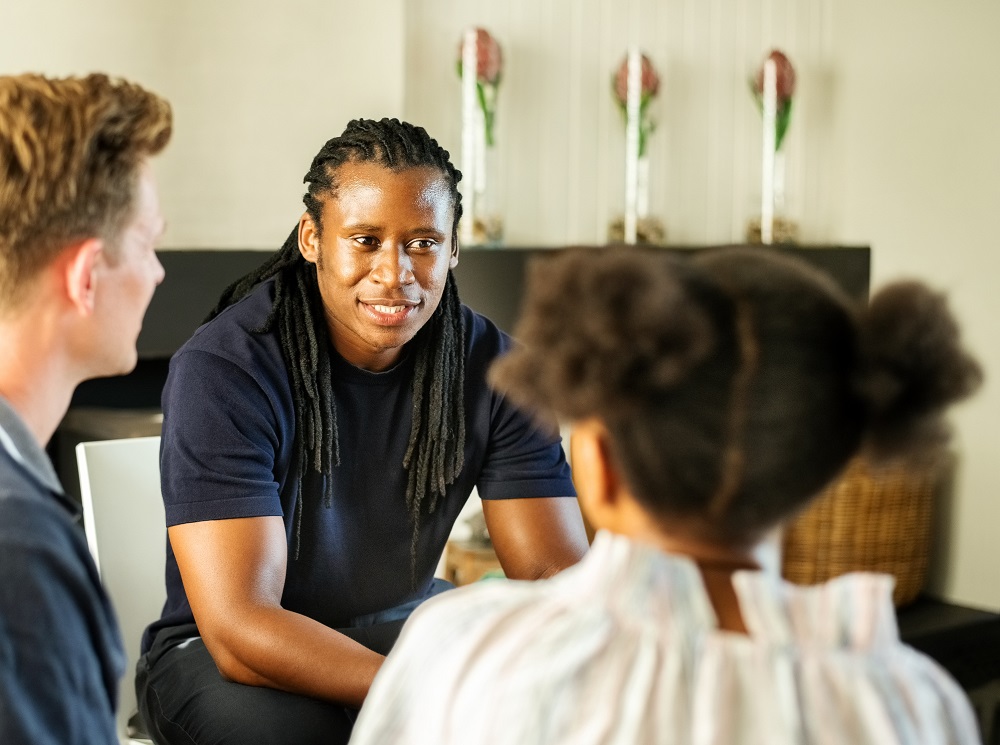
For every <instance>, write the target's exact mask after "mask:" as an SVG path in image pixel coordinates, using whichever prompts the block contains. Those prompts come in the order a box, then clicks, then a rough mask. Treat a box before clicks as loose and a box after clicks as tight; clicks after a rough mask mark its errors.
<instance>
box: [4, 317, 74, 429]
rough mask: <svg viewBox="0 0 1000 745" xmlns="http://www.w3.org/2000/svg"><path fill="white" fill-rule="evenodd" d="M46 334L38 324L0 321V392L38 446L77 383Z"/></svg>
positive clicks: (62, 412)
mask: <svg viewBox="0 0 1000 745" xmlns="http://www.w3.org/2000/svg"><path fill="white" fill-rule="evenodd" d="M43 325H44V324H43ZM46 336H47V335H46V330H45V329H44V328H39V327H38V325H32V324H26V323H18V322H0V396H3V397H4V398H5V399H6V400H7V402H8V403H9V404H10V406H11V408H13V409H14V411H16V412H17V414H18V416H19V417H21V420H22V421H23V422H24V424H25V426H26V427H27V428H28V430H29V431H30V432H31V433H32V434H33V435H34V436H35V439H36V440H38V444H39V445H40V446H41V447H45V445H46V444H47V443H48V441H49V440H50V439H51V438H52V435H53V434H54V433H55V431H56V428H57V427H58V426H59V422H61V421H62V418H63V416H64V415H65V414H66V409H67V408H68V407H69V403H70V400H71V399H72V397H73V391H74V389H75V388H76V386H77V384H78V383H79V380H78V379H77V378H76V377H75V376H73V375H72V374H70V373H69V371H68V367H69V366H68V365H67V364H66V363H65V358H64V356H63V355H61V354H57V353H55V352H54V350H53V349H52V348H51V347H50V346H49V345H47V344H46V343H45V340H46Z"/></svg>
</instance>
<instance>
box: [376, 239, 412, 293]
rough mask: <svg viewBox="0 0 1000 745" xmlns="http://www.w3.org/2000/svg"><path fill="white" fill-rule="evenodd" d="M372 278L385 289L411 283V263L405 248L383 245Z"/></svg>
mask: <svg viewBox="0 0 1000 745" xmlns="http://www.w3.org/2000/svg"><path fill="white" fill-rule="evenodd" d="M372 276H373V278H374V279H375V281H376V282H378V283H379V284H383V285H385V286H386V287H401V286H402V285H408V284H410V283H411V282H413V280H414V276H413V261H412V259H411V258H410V256H409V254H407V253H406V247H405V246H388V245H383V247H382V250H381V251H379V255H378V259H377V261H376V264H375V269H374V271H373V272H372Z"/></svg>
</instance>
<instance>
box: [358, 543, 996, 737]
mask: <svg viewBox="0 0 1000 745" xmlns="http://www.w3.org/2000/svg"><path fill="white" fill-rule="evenodd" d="M892 582H893V580H892V579H891V578H890V577H886V576H882V575H873V574H852V575H847V576H844V577H840V578H838V579H836V580H833V581H831V582H828V583H827V584H825V585H821V586H817V587H812V588H801V587H796V586H794V585H790V584H787V583H784V582H782V581H780V580H778V579H776V578H772V577H770V576H769V575H766V574H764V573H762V572H739V573H738V574H737V575H736V576H735V577H734V586H735V588H736V592H737V595H738V597H739V602H740V608H741V611H742V614H743V619H744V623H745V624H746V626H747V628H748V630H749V635H746V636H745V635H741V634H735V633H731V632H727V631H721V630H719V629H718V628H717V624H716V620H715V616H714V613H713V611H712V607H711V605H710V603H709V600H708V596H707V595H706V593H705V589H704V586H703V584H702V582H701V576H700V574H699V572H698V569H697V568H696V566H695V565H694V564H693V563H692V562H691V561H690V560H688V559H686V558H683V557H679V556H673V555H668V554H664V553H662V552H660V551H657V550H655V549H652V548H649V547H646V546H643V545H639V544H637V543H634V542H632V541H630V540H628V539H626V538H623V537H620V536H614V535H611V534H608V533H600V534H598V536H597V539H596V540H595V542H594V545H593V547H592V549H591V551H590V553H589V554H588V555H587V557H586V558H585V559H584V560H583V561H582V562H581V563H580V564H579V565H577V566H575V567H572V568H571V569H568V570H566V571H564V572H563V573H561V574H560V575H558V576H556V577H554V578H553V579H550V580H546V581H541V582H507V581H502V580H498V581H486V582H480V583H477V584H476V585H472V586H470V587H467V588H462V589H459V590H455V591H452V592H447V593H444V594H443V595H440V596H438V597H436V598H434V599H433V600H430V601H428V602H427V603H426V604H425V605H424V606H422V607H421V608H420V609H418V610H417V611H416V612H415V613H414V614H413V616H412V618H411V620H410V621H409V622H408V623H407V625H406V627H405V628H404V630H403V633H402V635H401V637H400V640H399V642H398V644H397V646H396V649H395V650H394V651H393V652H392V654H391V655H390V656H389V659H388V660H387V662H386V664H385V665H384V667H383V669H382V671H381V672H380V673H379V675H378V677H377V678H376V680H375V684H374V686H373V687H372V690H371V692H370V694H369V696H368V699H367V701H366V703H365V705H364V708H363V709H362V711H361V714H360V716H359V719H358V723H357V725H356V727H355V730H354V737H353V738H352V740H351V743H352V745H369V744H370V745H391V744H392V743H429V744H430V743H434V744H435V745H449V744H451V743H455V744H457V743H462V744H463V745H478V744H479V743H491V744H496V745H501V744H503V745H532V744H533V743H538V744H539V745H541V744H543V743H544V744H545V745H556V744H561V743H566V744H567V745H569V744H572V745H590V744H592V743H593V744H595V745H596V744H597V743H602V744H606V743H617V744H620V745H637V744H640V743H671V744H673V743H676V744H677V745H681V744H683V745H750V744H751V743H752V744H753V745H765V744H766V745H786V744H788V745H790V744H791V743H796V744H798V743H809V744H810V745H813V744H815V745H826V744H827V743H829V744H831V745H832V744H834V743H836V745H842V744H844V743H851V744H852V745H894V744H897V743H899V744H902V743H906V744H907V745H909V744H916V743H922V744H923V743H926V744H928V745H930V744H934V745H938V744H944V743H956V744H960V745H968V744H970V743H978V742H979V735H978V730H977V727H976V723H975V719H974V718H973V714H972V709H971V707H970V705H969V703H968V701H967V700H966V698H965V696H964V694H963V693H962V691H961V689H960V688H959V687H958V686H957V685H956V684H955V682H954V681H953V680H952V679H951V678H950V677H949V676H948V675H947V674H946V673H945V672H944V671H943V670H942V669H941V668H940V667H938V665H937V664H936V663H934V662H933V661H932V660H931V659H929V658H928V657H926V656H924V655H922V654H920V653H919V652H917V651H915V650H914V649H912V648H910V647H907V646H906V645H904V644H903V643H902V642H900V640H899V634H898V631H897V628H896V621H895V614H894V612H893V606H892V602H891V594H892Z"/></svg>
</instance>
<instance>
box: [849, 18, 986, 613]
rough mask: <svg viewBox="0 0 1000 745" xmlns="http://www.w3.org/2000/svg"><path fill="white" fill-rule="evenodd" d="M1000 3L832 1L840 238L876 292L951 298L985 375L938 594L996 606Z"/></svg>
mask: <svg viewBox="0 0 1000 745" xmlns="http://www.w3.org/2000/svg"><path fill="white" fill-rule="evenodd" d="M997 29H1000V4H997V3H995V2H983V1H982V0H953V1H952V2H948V3H929V2H916V3H915V2H912V1H908V0H881V2H877V3H872V2H864V0H849V1H848V0H838V2H837V3H836V10H835V11H834V35H835V39H836V45H835V55H834V59H835V77H834V79H833V81H832V82H833V84H834V88H835V90H836V97H835V101H834V111H835V121H836V130H837V132H838V134H839V137H838V144H837V151H838V159H837V160H838V163H839V173H838V186H837V189H836V192H835V194H836V199H837V203H838V207H837V211H838V213H839V214H838V217H837V221H836V233H835V237H837V238H840V239H842V240H844V241H856V242H870V243H871V245H872V248H873V265H874V266H873V273H874V281H875V282H876V283H878V282H881V281H883V280H886V279H889V278H891V277H897V276H900V275H906V276H913V277H919V278H923V279H926V280H928V281H930V282H933V283H934V284H935V285H937V286H938V287H941V288H943V289H945V290H947V291H948V292H949V294H950V297H951V300H952V303H953V305H954V308H955V309H956V311H957V313H958V315H959V318H960V321H961V323H962V325H963V327H964V330H965V333H966V338H967V339H968V344H969V346H970V347H971V348H972V349H973V350H975V352H976V353H977V355H978V356H979V358H980V360H981V362H982V363H983V365H984V367H985V368H986V374H987V381H986V385H985V387H984V388H983V390H982V391H981V392H980V394H979V395H978V396H977V397H976V398H975V399H974V400H972V401H971V402H969V403H968V404H965V405H963V406H962V407H961V408H960V409H959V411H958V412H957V416H955V417H954V421H955V424H956V425H957V437H956V446H957V449H958V451H959V454H960V457H961V463H960V466H959V471H958V481H957V483H956V485H955V487H956V488H955V496H954V502H953V505H952V510H951V512H950V513H946V514H943V515H941V518H940V525H941V528H942V530H941V533H942V535H941V539H942V545H941V547H940V548H941V550H940V551H939V553H938V556H937V557H936V560H935V572H934V583H933V586H934V589H936V590H937V591H938V592H941V593H943V594H944V595H946V596H947V597H950V598H953V599H955V600H958V601H963V602H967V603H970V604H974V605H981V606H984V607H988V608H993V609H997V608H1000V581H998V580H997V573H996V569H995V568H996V566H997V565H998V564H1000V499H998V496H1000V428H998V420H1000V386H998V385H997V380H996V376H997V375H998V374H1000V333H998V332H997V326H998V324H997V319H998V318H1000V245H998V244H1000V44H998V43H997V38H996V34H997Z"/></svg>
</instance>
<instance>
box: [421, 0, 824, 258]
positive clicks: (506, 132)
mask: <svg viewBox="0 0 1000 745" xmlns="http://www.w3.org/2000/svg"><path fill="white" fill-rule="evenodd" d="M472 24H475V25H481V26H485V27H486V28H488V29H489V30H490V31H491V33H492V34H493V35H494V36H495V37H496V38H497V40H498V41H499V42H500V44H501V46H502V48H503V51H504V56H505V67H504V77H503V80H502V81H501V84H500V91H499V102H498V112H497V145H496V148H497V149H498V150H499V158H498V160H499V161H500V163H501V168H500V173H499V178H498V186H499V188H500V190H501V193H502V201H503V204H504V207H505V210H504V212H505V223H506V224H505V228H506V233H507V243H508V245H512V246H517V245H536V246H537V245H549V244H560V243H566V242H570V243H573V242H580V243H594V242H603V241H604V240H605V238H606V235H607V226H608V223H609V222H610V221H611V220H612V219H613V218H615V217H616V216H620V215H621V214H622V211H623V208H624V201H625V200H624V148H625V136H624V125H623V122H622V118H621V114H620V112H619V110H618V108H617V106H616V104H615V102H614V99H613V97H612V94H611V77H612V74H613V71H614V70H615V69H616V68H617V66H618V64H619V63H620V61H621V59H622V58H623V57H624V56H625V53H626V50H627V49H628V47H629V45H631V44H638V45H639V46H640V47H641V48H643V49H644V50H645V52H646V53H647V54H648V55H649V56H650V58H651V59H652V61H653V64H654V66H655V67H656V68H657V69H658V70H659V72H660V77H661V86H660V94H659V96H658V97H657V99H656V100H655V101H654V103H653V104H652V114H653V117H654V118H655V119H656V121H657V129H656V131H655V132H654V133H653V135H652V138H651V140H650V146H649V155H650V160H651V171H652V173H651V189H650V203H651V213H652V214H654V215H656V216H658V217H659V218H660V219H662V220H663V221H664V222H665V223H666V229H667V236H668V240H669V241H670V242H672V243H685V242H687V243H708V242H728V241H735V240H741V239H742V237H743V235H744V232H745V228H746V222H747V219H748V218H750V217H752V216H755V215H758V214H759V213H760V196H759V195H760V187H759V184H760V155H759V153H760V148H761V122H760V115H759V114H758V112H757V109H756V105H755V104H754V102H753V99H752V97H751V95H750V92H749V87H748V78H749V76H750V75H751V74H752V73H753V72H754V70H755V69H756V67H757V66H758V65H759V64H760V62H761V60H762V59H763V57H764V55H765V54H766V52H767V51H768V50H769V49H770V47H771V46H780V47H782V48H783V49H785V50H786V51H787V52H788V54H789V55H790V56H791V58H792V59H793V60H794V61H795V64H796V67H797V70H798V76H799V90H800V94H799V95H798V96H797V97H796V100H795V107H796V110H795V112H794V115H793V122H792V126H791V129H790V134H789V135H788V139H787V141H786V145H785V149H786V150H787V162H788V180H789V184H788V187H789V189H788V190H789V197H790V205H789V211H790V212H791V213H792V214H793V215H794V217H795V218H796V219H797V220H798V221H799V222H800V224H801V229H802V235H803V237H804V238H806V239H809V238H814V239H823V238H825V237H827V236H829V234H830V223H831V220H832V217H833V214H834V213H833V212H832V210H831V209H830V205H831V200H832V199H833V198H834V197H835V192H834V187H833V185H831V184H830V183H829V181H828V180H827V179H826V178H824V177H823V174H824V172H825V171H826V170H827V168H828V167H830V165H831V162H832V158H833V153H832V151H831V148H830V147H829V141H830V139H831V138H832V136H833V132H832V129H831V126H832V125H831V122H830V117H829V111H830V97H831V93H830V87H829V86H828V85H826V81H827V79H828V77H829V75H830V59H829V56H830V52H831V39H830V34H831V23H830V12H829V0H699V1H698V2H692V1H691V0H546V1H545V2H529V1H528V0H521V1H520V2H513V1H511V2H503V3H498V2H495V0H411V2H410V3H409V5H408V13H407V27H406V39H407V53H406V61H407V64H406V114H407V116H408V117H409V118H410V119H412V120H413V121H416V122H419V123H421V124H423V125H424V126H425V127H426V128H427V129H428V131H430V132H431V133H432V134H433V135H435V136H436V137H437V138H438V139H439V140H440V141H441V142H442V144H444V145H445V147H447V148H448V149H449V150H451V151H452V153H453V154H454V155H455V157H456V159H458V158H460V154H461V111H460V106H461V91H460V87H461V86H460V81H459V78H458V75H457V73H456V70H455V61H456V55H457V48H458V44H459V40H460V37H461V34H462V30H463V28H465V27H466V26H467V25H472Z"/></svg>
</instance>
